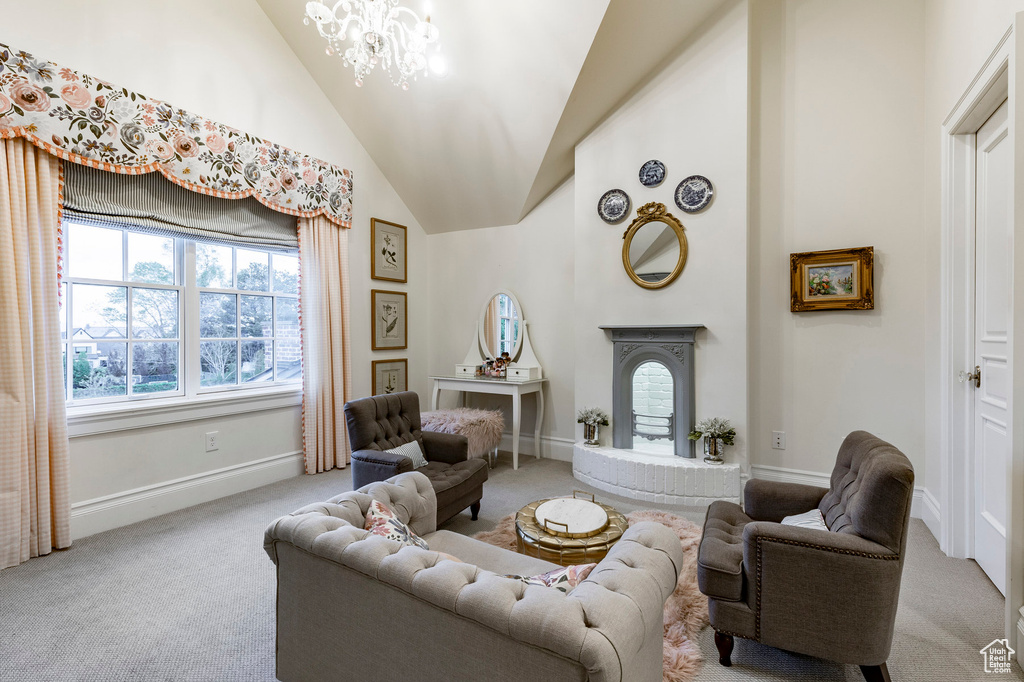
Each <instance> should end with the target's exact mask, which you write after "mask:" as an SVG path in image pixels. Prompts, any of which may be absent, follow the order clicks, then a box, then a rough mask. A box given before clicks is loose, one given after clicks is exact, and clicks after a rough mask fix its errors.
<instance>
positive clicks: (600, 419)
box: [576, 407, 608, 445]
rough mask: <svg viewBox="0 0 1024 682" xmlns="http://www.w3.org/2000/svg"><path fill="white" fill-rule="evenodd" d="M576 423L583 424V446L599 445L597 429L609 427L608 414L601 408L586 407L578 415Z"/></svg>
mask: <svg viewBox="0 0 1024 682" xmlns="http://www.w3.org/2000/svg"><path fill="white" fill-rule="evenodd" d="M576 423H577V424H583V444H584V445H598V442H597V427H599V426H608V413H607V412H605V411H604V410H602V409H601V408H600V407H584V408H583V409H582V410H580V411H579V412H577V413H576Z"/></svg>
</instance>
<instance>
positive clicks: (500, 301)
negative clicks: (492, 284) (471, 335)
mask: <svg viewBox="0 0 1024 682" xmlns="http://www.w3.org/2000/svg"><path fill="white" fill-rule="evenodd" d="M522 319H523V309H522V307H520V305H519V301H518V300H516V297H515V296H514V295H513V294H512V293H511V292H508V291H498V292H497V293H496V294H494V296H492V297H491V298H490V299H488V301H487V303H485V304H484V309H483V311H482V312H481V313H480V331H479V337H480V347H481V348H483V349H484V352H485V353H486V354H487V355H488V356H489V357H491V358H496V357H500V356H501V354H502V353H508V354H509V356H510V357H511V358H512V359H513V360H514V359H515V357H516V354H517V353H519V346H520V345H521V344H522V340H523V338H522V337H523V335H522V332H521V327H522V324H521V321H522Z"/></svg>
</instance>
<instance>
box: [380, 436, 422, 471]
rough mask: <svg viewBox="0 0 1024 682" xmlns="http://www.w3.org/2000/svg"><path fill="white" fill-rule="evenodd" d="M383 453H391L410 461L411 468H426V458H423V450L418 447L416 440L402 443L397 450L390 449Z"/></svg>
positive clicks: (418, 443)
mask: <svg viewBox="0 0 1024 682" xmlns="http://www.w3.org/2000/svg"><path fill="white" fill-rule="evenodd" d="M384 452H393V453H395V454H396V455H402V456H403V457H408V458H409V459H411V460H412V468H413V469H419V468H420V467H425V466H427V458H426V457H424V456H423V448H421V447H420V442H419V441H418V440H411V441H409V442H408V443H402V444H401V445H399V446H398V447H397V448H391V449H390V450H385V451H384Z"/></svg>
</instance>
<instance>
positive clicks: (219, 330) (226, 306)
mask: <svg viewBox="0 0 1024 682" xmlns="http://www.w3.org/2000/svg"><path fill="white" fill-rule="evenodd" d="M235 328H236V327H235V296H234V294H199V335H200V336H201V337H203V338H204V339H211V338H213V339H215V338H223V337H226V336H235Z"/></svg>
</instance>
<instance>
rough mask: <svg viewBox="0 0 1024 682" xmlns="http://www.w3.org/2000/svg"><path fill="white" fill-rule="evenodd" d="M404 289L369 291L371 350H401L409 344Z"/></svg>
mask: <svg viewBox="0 0 1024 682" xmlns="http://www.w3.org/2000/svg"><path fill="white" fill-rule="evenodd" d="M405 301H406V297H405V292H404V291H384V290H382V289H372V290H371V291H370V312H371V314H372V315H373V319H372V320H371V323H372V325H371V329H373V345H372V346H371V347H372V348H373V350H401V349H403V348H408V346H409V330H408V328H407V321H408V311H407V310H406V305H405Z"/></svg>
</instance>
